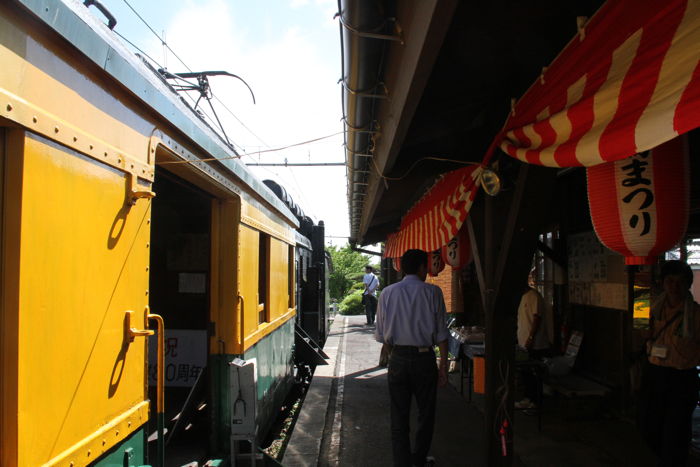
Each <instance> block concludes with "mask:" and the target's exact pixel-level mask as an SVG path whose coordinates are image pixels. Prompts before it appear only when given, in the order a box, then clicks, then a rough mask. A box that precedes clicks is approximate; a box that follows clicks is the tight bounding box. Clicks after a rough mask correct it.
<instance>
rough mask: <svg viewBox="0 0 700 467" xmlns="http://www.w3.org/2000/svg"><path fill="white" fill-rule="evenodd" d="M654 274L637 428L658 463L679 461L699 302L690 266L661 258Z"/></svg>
mask: <svg viewBox="0 0 700 467" xmlns="http://www.w3.org/2000/svg"><path fill="white" fill-rule="evenodd" d="M660 279H661V283H662V286H663V292H662V293H661V294H660V295H659V297H657V299H656V300H655V301H654V304H653V305H652V308H651V317H650V331H651V336H653V337H652V338H651V339H650V340H649V341H648V342H647V355H648V359H649V367H648V369H647V374H646V375H645V378H644V381H643V384H644V388H643V391H644V392H645V394H646V401H645V403H644V407H642V411H643V412H644V417H643V422H642V430H643V435H644V438H645V441H646V442H647V444H648V445H649V447H650V448H651V449H652V450H653V451H654V453H656V455H657V456H658V457H659V465H660V466H684V465H685V464H686V460H687V458H688V445H689V443H690V440H691V436H692V430H691V428H692V414H693V410H694V409H695V407H696V405H697V403H698V389H699V384H698V372H697V369H696V367H697V366H698V365H700V306H699V305H698V304H697V303H695V301H694V300H693V296H692V295H691V294H690V291H689V288H690V286H691V285H692V283H693V271H692V270H691V269H690V266H688V265H687V264H686V263H685V262H682V261H667V262H666V263H664V264H663V265H662V267H661V277H660Z"/></svg>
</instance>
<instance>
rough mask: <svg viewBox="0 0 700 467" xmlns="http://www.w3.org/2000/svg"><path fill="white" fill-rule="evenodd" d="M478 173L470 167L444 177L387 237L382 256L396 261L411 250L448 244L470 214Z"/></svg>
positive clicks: (438, 247) (479, 168)
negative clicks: (397, 228)
mask: <svg viewBox="0 0 700 467" xmlns="http://www.w3.org/2000/svg"><path fill="white" fill-rule="evenodd" d="M481 172H482V168H481V167H480V166H469V167H464V168H462V169H458V170H454V171H452V172H448V173H446V174H444V175H443V176H442V177H441V178H440V179H439V180H438V181H437V182H436V183H435V185H433V187H432V188H431V189H430V190H428V192H427V193H426V194H425V196H423V198H421V200H420V201H418V202H417V203H416V204H415V205H414V206H413V207H412V208H411V209H410V210H409V211H408V213H407V214H406V215H405V216H404V217H403V219H402V220H401V227H400V229H399V231H398V232H396V233H395V234H390V235H389V238H388V239H387V242H386V245H385V246H384V256H385V257H388V258H397V257H400V256H401V255H403V254H404V253H405V252H406V250H410V249H413V248H417V249H419V250H423V251H428V252H432V251H435V250H438V249H440V247H442V246H443V245H445V244H447V242H449V241H450V240H451V239H452V238H453V237H454V236H455V235H457V232H459V229H460V228H461V227H462V224H463V223H464V220H465V219H466V218H467V214H469V209H470V208H471V206H472V203H473V202H474V197H475V196H476V192H477V189H478V186H479V184H478V180H479V176H480V175H481Z"/></svg>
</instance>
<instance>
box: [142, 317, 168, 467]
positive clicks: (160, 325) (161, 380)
mask: <svg viewBox="0 0 700 467" xmlns="http://www.w3.org/2000/svg"><path fill="white" fill-rule="evenodd" d="M148 311H149V309H148V307H146V313H147V315H146V317H147V318H148V319H149V320H154V321H155V322H156V329H157V330H158V351H157V352H158V371H157V376H156V393H157V397H156V413H157V425H158V460H159V465H160V466H161V467H162V466H164V465H165V439H164V436H165V335H164V331H165V322H164V321H163V317H162V316H160V315H155V314H151V313H149V312H148ZM151 333H153V331H151Z"/></svg>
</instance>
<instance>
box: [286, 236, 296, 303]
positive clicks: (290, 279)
mask: <svg viewBox="0 0 700 467" xmlns="http://www.w3.org/2000/svg"><path fill="white" fill-rule="evenodd" d="M294 265H295V261H294V247H293V246H291V245H290V246H289V249H288V254H287V293H288V294H289V295H288V297H289V298H288V301H289V303H288V308H289V309H292V308H294V306H295V305H296V303H295V293H296V290H295V287H294V274H295V272H296V270H295V268H294Z"/></svg>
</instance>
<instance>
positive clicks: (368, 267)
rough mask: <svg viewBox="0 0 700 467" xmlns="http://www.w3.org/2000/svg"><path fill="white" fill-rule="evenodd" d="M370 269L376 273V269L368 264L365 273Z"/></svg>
mask: <svg viewBox="0 0 700 467" xmlns="http://www.w3.org/2000/svg"><path fill="white" fill-rule="evenodd" d="M368 269H369V270H370V271H374V268H373V267H372V266H370V265H369V264H368V265H367V266H365V271H366V270H368Z"/></svg>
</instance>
